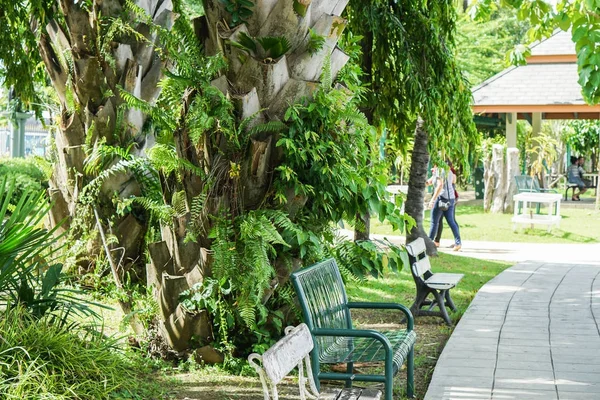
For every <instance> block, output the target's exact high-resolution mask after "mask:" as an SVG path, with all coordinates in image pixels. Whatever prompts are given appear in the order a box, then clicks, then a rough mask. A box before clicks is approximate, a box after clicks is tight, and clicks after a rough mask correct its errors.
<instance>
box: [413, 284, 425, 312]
mask: <svg viewBox="0 0 600 400" xmlns="http://www.w3.org/2000/svg"><path fill="white" fill-rule="evenodd" d="M428 294H429V293H428V291H427V289H426V288H424V287H422V286H421V285H419V284H418V283H417V294H416V296H415V301H414V302H413V305H412V306H410V312H411V313H412V315H413V317H417V316H418V315H419V311H421V307H423V304H424V302H425V299H427V295H428Z"/></svg>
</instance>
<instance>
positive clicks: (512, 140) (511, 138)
mask: <svg viewBox="0 0 600 400" xmlns="http://www.w3.org/2000/svg"><path fill="white" fill-rule="evenodd" d="M506 147H507V148H511V147H517V113H514V112H513V113H506Z"/></svg>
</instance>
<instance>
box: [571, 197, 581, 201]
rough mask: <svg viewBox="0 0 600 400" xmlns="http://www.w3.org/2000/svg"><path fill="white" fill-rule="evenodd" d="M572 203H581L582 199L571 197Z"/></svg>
mask: <svg viewBox="0 0 600 400" xmlns="http://www.w3.org/2000/svg"><path fill="white" fill-rule="evenodd" d="M571 200H572V201H581V199H580V198H579V197H571Z"/></svg>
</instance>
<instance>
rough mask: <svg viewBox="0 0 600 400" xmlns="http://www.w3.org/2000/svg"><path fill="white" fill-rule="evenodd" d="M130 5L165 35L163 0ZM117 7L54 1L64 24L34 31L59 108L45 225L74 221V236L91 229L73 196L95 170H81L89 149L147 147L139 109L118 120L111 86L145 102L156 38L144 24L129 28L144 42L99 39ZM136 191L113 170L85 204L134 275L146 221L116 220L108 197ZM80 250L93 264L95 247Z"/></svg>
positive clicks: (152, 84)
mask: <svg viewBox="0 0 600 400" xmlns="http://www.w3.org/2000/svg"><path fill="white" fill-rule="evenodd" d="M133 3H134V4H135V5H137V6H139V7H141V8H142V9H144V10H145V12H146V13H147V14H148V16H149V17H150V19H151V20H152V21H153V23H154V24H156V25H159V26H161V27H163V28H164V29H167V30H168V29H170V28H171V26H172V25H173V21H174V14H173V12H172V9H173V4H172V2H171V0H137V1H134V2H133ZM123 4H124V2H121V1H118V0H105V1H101V2H93V4H92V5H91V6H89V7H88V6H87V3H85V2H77V1H73V0H58V1H57V7H58V8H59V9H60V11H61V13H62V15H63V16H64V20H61V21H56V20H55V21H51V22H50V23H49V24H48V25H47V26H46V27H45V28H44V29H43V30H42V32H41V37H40V42H39V49H40V52H41V55H42V59H43V61H44V64H45V66H46V68H47V70H48V73H49V76H50V78H51V80H52V84H53V86H54V87H55V88H56V91H57V94H58V97H59V100H60V105H61V116H60V122H59V131H58V132H57V133H56V137H55V143H56V150H57V158H58V160H57V163H56V166H55V170H54V173H53V176H52V179H51V181H50V195H51V198H52V199H53V200H55V203H54V204H55V205H54V207H53V208H52V210H51V221H53V222H55V223H56V222H58V221H61V220H63V219H66V221H67V222H66V224H65V225H63V227H64V228H65V229H68V228H69V227H70V224H71V223H72V222H73V221H74V220H75V219H76V218H77V217H78V216H79V217H80V218H79V220H80V221H79V223H78V230H77V231H76V232H74V234H75V236H76V237H75V239H77V235H78V234H81V233H82V232H81V230H80V229H79V227H81V226H82V224H83V225H86V224H87V225H88V227H91V228H92V229H93V226H94V223H93V216H92V215H91V213H89V212H85V210H83V208H84V207H82V204H81V199H80V194H81V193H82V190H83V188H84V187H85V186H86V185H87V184H88V183H90V181H91V180H92V179H93V178H94V177H95V176H96V172H90V171H88V170H86V169H85V168H84V165H85V160H86V157H87V156H88V155H89V154H90V152H91V151H92V149H93V148H94V147H96V146H98V145H99V144H100V143H105V144H107V145H110V146H115V147H121V148H127V147H128V146H130V145H132V148H133V150H132V151H133V152H134V153H138V154H139V153H142V152H143V151H144V149H145V148H146V147H147V145H148V142H152V140H148V138H147V137H146V135H145V133H144V132H143V131H142V127H143V125H144V123H145V121H146V116H145V115H143V114H142V113H141V112H140V111H138V110H131V109H128V110H125V111H124V112H123V115H122V120H120V118H118V115H119V110H120V108H121V107H123V106H124V100H123V98H122V97H121V95H120V92H119V87H121V88H123V89H124V90H125V91H127V92H129V93H131V94H133V95H135V96H136V97H138V98H141V99H142V100H144V101H146V102H149V103H152V102H153V101H154V100H155V99H156V98H157V97H158V94H159V92H160V88H159V86H158V82H159V80H160V79H161V77H162V72H161V69H162V68H163V66H164V64H163V62H162V61H161V59H160V58H159V57H158V55H157V53H156V52H155V50H154V44H155V43H156V42H157V40H158V39H157V37H156V34H155V33H153V31H152V30H151V29H150V27H149V26H148V25H147V24H146V23H144V22H133V23H132V28H133V29H134V30H136V31H137V32H138V33H139V34H141V35H142V36H143V37H144V38H145V40H144V41H141V40H138V39H136V38H134V37H133V36H132V35H128V34H119V35H116V36H114V37H111V38H108V37H107V36H106V34H107V29H108V28H106V26H107V24H111V23H112V21H114V20H117V19H118V18H120V17H122V16H124V15H126V14H127V13H128V12H127V11H126V10H124V7H123ZM100 18H102V20H101V19H100ZM108 41H110V42H108ZM118 121H121V122H118ZM117 161H118V159H115V160H113V161H112V163H115V162H117ZM110 165H112V164H111V163H109V164H108V165H104V167H105V168H107V167H109V166H110ZM140 194H141V193H140V185H139V184H138V182H137V181H136V180H135V179H134V178H133V176H132V174H130V173H117V174H115V175H113V176H111V177H109V178H108V179H106V180H105V181H104V182H103V184H102V185H101V187H100V189H99V193H98V194H94V196H95V197H96V196H97V198H94V199H93V202H94V204H95V208H96V209H97V210H98V213H99V217H100V220H101V221H102V223H103V225H104V227H105V229H106V230H107V232H108V231H109V226H110V231H111V233H112V234H113V235H114V237H116V238H117V239H118V244H113V245H112V247H113V248H121V249H122V252H123V253H124V254H123V265H124V268H123V270H124V271H129V270H132V268H133V267H137V268H135V270H136V272H137V273H138V274H139V273H140V272H141V270H142V268H143V265H144V263H143V256H142V244H143V238H144V235H145V233H146V222H145V220H144V218H143V217H141V218H140V217H137V216H134V215H133V214H125V215H123V216H119V215H117V213H116V209H115V206H114V202H113V199H114V197H115V196H117V197H120V198H126V197H130V196H132V195H140ZM84 215H85V216H86V218H83V217H82V216H84ZM82 220H83V221H82ZM96 240H97V238H96ZM88 250H90V254H87V258H86V260H83V264H93V263H94V261H95V259H96V256H97V255H98V253H99V250H100V246H99V245H98V243H95V244H92V245H91V246H88ZM134 279H135V278H134Z"/></svg>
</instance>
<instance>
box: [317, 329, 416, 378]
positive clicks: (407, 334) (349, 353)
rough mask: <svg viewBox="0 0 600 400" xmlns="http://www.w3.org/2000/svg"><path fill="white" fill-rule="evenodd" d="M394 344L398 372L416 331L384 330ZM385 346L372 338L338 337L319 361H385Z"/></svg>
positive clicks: (336, 362)
mask: <svg viewBox="0 0 600 400" xmlns="http://www.w3.org/2000/svg"><path fill="white" fill-rule="evenodd" d="M381 333H382V334H384V335H385V336H386V337H387V338H388V339H389V341H390V343H391V344H392V350H393V352H394V373H395V372H397V371H398V370H399V369H400V367H401V366H402V364H403V363H404V361H405V360H406V357H407V355H408V353H409V351H410V349H411V348H412V346H413V344H414V343H415V341H416V339H417V335H416V333H415V331H406V330H397V331H382V332H381ZM384 360H385V348H384V347H383V345H382V344H381V342H379V341H377V340H375V339H372V338H351V337H337V338H335V341H334V343H333V344H332V345H330V346H329V347H328V348H327V349H325V350H324V351H323V352H322V353H321V355H320V357H319V361H320V362H322V363H324V364H338V363H349V362H372V361H384Z"/></svg>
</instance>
